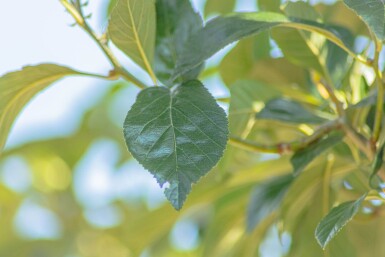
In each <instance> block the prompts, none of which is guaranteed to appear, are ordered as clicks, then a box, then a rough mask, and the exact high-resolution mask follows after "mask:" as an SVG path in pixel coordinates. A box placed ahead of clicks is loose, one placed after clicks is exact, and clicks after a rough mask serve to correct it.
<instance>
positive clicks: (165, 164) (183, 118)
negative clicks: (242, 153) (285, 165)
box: [124, 81, 228, 210]
mask: <svg viewBox="0 0 385 257" xmlns="http://www.w3.org/2000/svg"><path fill="white" fill-rule="evenodd" d="M227 127H228V125H227V119H226V115H225V113H224V111H223V109H222V108H220V107H219V106H218V105H217V103H216V102H215V100H214V98H213V97H212V96H211V95H210V93H209V92H208V91H207V90H206V89H205V88H204V86H203V85H202V84H201V83H200V82H199V81H189V82H186V83H184V84H182V85H181V86H179V87H178V88H177V89H175V90H174V91H172V92H171V91H170V90H169V89H167V88H164V87H151V88H147V89H145V90H143V91H142V92H141V93H140V94H139V95H138V97H137V100H136V103H135V104H134V105H133V106H132V108H131V110H130V111H129V112H128V114H127V118H126V120H125V122H124V134H125V139H126V143H127V145H128V148H129V150H130V152H131V153H132V155H133V156H134V157H135V158H136V159H137V160H138V161H139V162H140V163H141V164H142V165H143V166H144V167H145V168H146V169H148V170H149V171H150V172H151V173H152V174H153V175H154V176H155V178H156V179H157V181H158V183H159V184H160V185H161V186H163V184H164V183H166V182H168V183H169V187H168V188H166V189H165V195H166V197H167V198H168V199H169V201H170V202H171V204H172V205H173V206H174V207H175V209H177V210H179V209H180V208H181V207H182V205H183V203H184V201H185V200H186V197H187V195H188V194H189V192H190V190H191V184H193V183H196V182H197V181H198V180H199V179H200V178H201V177H202V176H204V175H205V174H206V173H207V172H208V171H209V170H210V169H211V168H213V167H214V166H215V165H216V164H217V162H218V161H219V159H220V158H221V157H222V154H223V151H224V149H225V146H226V142H227V134H228V128H227Z"/></svg>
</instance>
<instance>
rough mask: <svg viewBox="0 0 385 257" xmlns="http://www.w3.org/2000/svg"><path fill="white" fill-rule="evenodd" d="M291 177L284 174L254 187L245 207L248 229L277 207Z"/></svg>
mask: <svg viewBox="0 0 385 257" xmlns="http://www.w3.org/2000/svg"><path fill="white" fill-rule="evenodd" d="M293 179H294V177H293V175H292V174H289V175H284V176H281V177H278V178H273V179H271V180H269V181H266V182H264V183H262V184H261V185H257V186H256V187H255V189H254V191H253V192H252V195H251V199H250V202H249V206H248V209H247V230H248V231H252V230H253V229H254V228H255V227H256V226H257V225H258V224H259V223H260V222H261V221H262V220H263V219H265V218H266V217H267V216H268V215H269V214H271V213H272V212H274V211H275V210H276V209H277V208H278V207H279V205H280V204H281V201H282V198H283V197H284V195H285V193H286V191H287V189H288V188H289V186H290V185H291V182H292V181H293Z"/></svg>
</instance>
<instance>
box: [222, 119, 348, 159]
mask: <svg viewBox="0 0 385 257" xmlns="http://www.w3.org/2000/svg"><path fill="white" fill-rule="evenodd" d="M342 128H343V123H342V120H341V119H336V120H333V121H330V122H327V123H325V124H324V125H322V126H320V127H318V129H317V130H316V131H315V132H314V133H313V134H312V135H310V136H308V137H305V138H303V139H301V140H298V141H293V142H284V143H279V144H276V145H264V144H258V143H255V142H252V141H250V140H247V139H242V138H240V137H236V136H230V141H229V143H230V144H232V145H234V146H236V147H239V148H242V149H245V150H248V151H253V152H261V153H276V154H285V153H290V152H296V151H298V150H300V149H303V148H305V147H307V146H309V145H311V144H313V143H315V142H317V141H318V140H320V139H321V138H323V137H324V136H325V135H327V134H329V133H330V132H331V131H333V130H341V129H342Z"/></svg>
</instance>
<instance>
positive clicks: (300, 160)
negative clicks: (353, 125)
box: [290, 133, 344, 175]
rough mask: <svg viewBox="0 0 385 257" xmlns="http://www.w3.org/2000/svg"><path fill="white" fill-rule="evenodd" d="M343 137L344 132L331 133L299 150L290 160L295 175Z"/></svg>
mask: <svg viewBox="0 0 385 257" xmlns="http://www.w3.org/2000/svg"><path fill="white" fill-rule="evenodd" d="M343 138H344V135H343V134H342V133H335V134H331V135H328V136H327V137H325V138H323V139H321V140H320V141H318V142H316V143H314V144H312V145H310V146H308V147H306V148H304V149H301V150H299V151H297V152H296V153H295V154H294V155H293V157H292V158H291V160H290V161H291V164H292V165H293V168H294V171H293V172H294V175H298V174H299V173H300V172H302V171H303V170H304V169H305V168H306V166H307V165H308V164H310V163H311V162H312V161H313V160H314V159H315V158H317V157H318V156H319V155H320V154H322V153H323V152H325V151H326V150H328V149H330V148H332V147H333V146H335V145H336V144H338V143H339V142H341V140H342V139H343Z"/></svg>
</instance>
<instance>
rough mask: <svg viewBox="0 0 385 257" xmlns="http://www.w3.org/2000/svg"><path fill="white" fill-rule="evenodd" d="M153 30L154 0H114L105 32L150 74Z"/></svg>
mask: <svg viewBox="0 0 385 257" xmlns="http://www.w3.org/2000/svg"><path fill="white" fill-rule="evenodd" d="M155 29H156V14H155V2H154V0H146V1H143V0H118V3H117V4H116V6H115V8H114V9H113V10H112V13H111V18H110V22H109V25H108V34H109V36H110V38H111V40H112V42H113V43H114V44H115V45H116V46H117V47H118V48H119V49H120V50H122V51H123V52H124V53H125V54H126V55H127V56H128V57H130V58H131V59H132V60H133V61H134V62H136V63H137V64H138V65H139V66H140V67H142V68H143V69H144V70H146V71H148V72H149V73H150V76H153V74H151V73H152V68H151V63H152V59H153V57H154V48H155Z"/></svg>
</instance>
